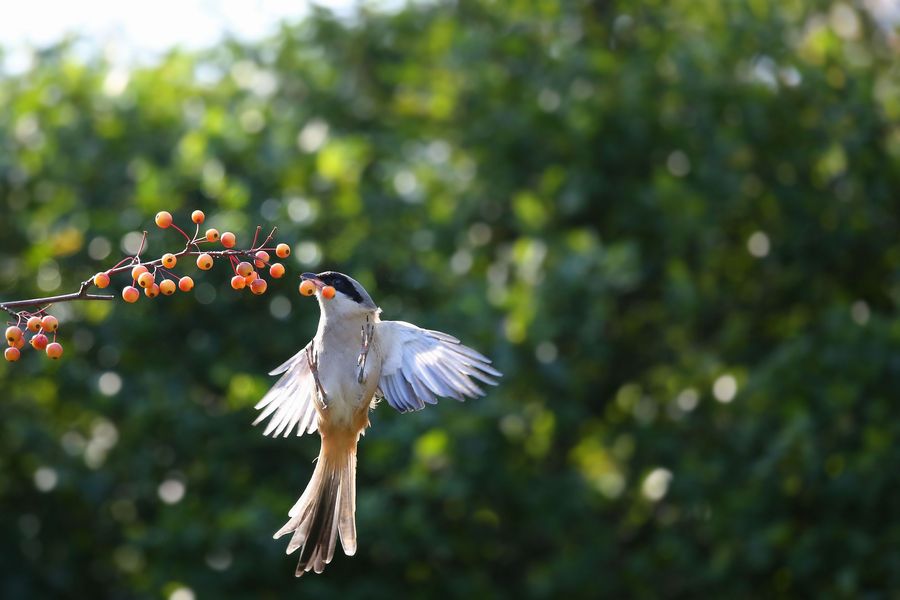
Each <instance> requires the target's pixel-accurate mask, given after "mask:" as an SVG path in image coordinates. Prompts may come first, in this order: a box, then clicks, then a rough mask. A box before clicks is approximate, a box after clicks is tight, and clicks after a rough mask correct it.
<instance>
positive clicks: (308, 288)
mask: <svg viewBox="0 0 900 600" xmlns="http://www.w3.org/2000/svg"><path fill="white" fill-rule="evenodd" d="M315 293H316V284H314V283H313V282H312V281H310V280H309V279H304V280H303V282H302V283H301V284H300V294H302V295H303V296H312V295H313V294H315Z"/></svg>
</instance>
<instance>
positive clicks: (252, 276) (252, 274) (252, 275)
mask: <svg viewBox="0 0 900 600" xmlns="http://www.w3.org/2000/svg"><path fill="white" fill-rule="evenodd" d="M257 277H259V273H257V272H256V271H250V274H249V275H247V276H246V277H244V281H246V282H247V283H248V284H251V283H253V282H254V281H256V278H257Z"/></svg>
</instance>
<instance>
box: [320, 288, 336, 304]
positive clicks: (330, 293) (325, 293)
mask: <svg viewBox="0 0 900 600" xmlns="http://www.w3.org/2000/svg"><path fill="white" fill-rule="evenodd" d="M334 293H335V290H334V288H333V287H331V286H330V285H326V286H325V287H323V288H322V297H323V298H325V299H326V300H331V299H332V298H334Z"/></svg>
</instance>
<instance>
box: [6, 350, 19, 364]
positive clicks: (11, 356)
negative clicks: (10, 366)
mask: <svg viewBox="0 0 900 600" xmlns="http://www.w3.org/2000/svg"><path fill="white" fill-rule="evenodd" d="M20 356H22V353H21V352H19V349H18V348H7V349H6V350H4V351H3V358H5V359H6V360H8V361H9V362H16V361H17V360H19V357H20Z"/></svg>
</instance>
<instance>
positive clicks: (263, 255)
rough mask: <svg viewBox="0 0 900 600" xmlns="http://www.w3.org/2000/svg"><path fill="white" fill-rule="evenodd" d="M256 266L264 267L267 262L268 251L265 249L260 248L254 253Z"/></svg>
mask: <svg viewBox="0 0 900 600" xmlns="http://www.w3.org/2000/svg"><path fill="white" fill-rule="evenodd" d="M255 264H256V268H257V269H264V268H265V267H266V265H267V264H269V253H268V252H266V251H265V250H260V251H259V252H257V253H256V263H255Z"/></svg>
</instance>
